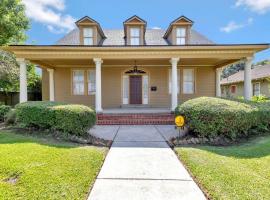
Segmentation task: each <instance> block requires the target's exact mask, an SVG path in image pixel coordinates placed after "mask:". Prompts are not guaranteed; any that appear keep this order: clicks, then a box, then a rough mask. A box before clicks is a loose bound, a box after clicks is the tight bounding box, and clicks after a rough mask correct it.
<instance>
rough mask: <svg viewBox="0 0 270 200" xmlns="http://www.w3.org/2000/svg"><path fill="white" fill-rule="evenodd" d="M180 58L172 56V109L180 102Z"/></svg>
mask: <svg viewBox="0 0 270 200" xmlns="http://www.w3.org/2000/svg"><path fill="white" fill-rule="evenodd" d="M178 61H179V58H171V60H170V62H171V64H172V86H171V87H172V92H171V93H172V94H171V110H172V111H174V110H175V108H176V107H177V104H178V100H177V99H178V97H177V63H178Z"/></svg>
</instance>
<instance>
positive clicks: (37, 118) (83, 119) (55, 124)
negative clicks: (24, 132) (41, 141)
mask: <svg viewBox="0 0 270 200" xmlns="http://www.w3.org/2000/svg"><path fill="white" fill-rule="evenodd" d="M16 114H17V121H18V122H19V123H21V124H23V125H25V126H27V127H37V128H42V129H51V130H59V131H62V132H65V133H69V134H73V135H77V136H83V135H85V134H87V131H88V130H89V129H90V128H91V127H92V126H93V125H94V124H95V122H96V115H95V112H94V111H93V110H92V109H91V108H89V107H87V106H83V105H72V104H65V103H59V102H42V101H36V102H26V103H21V104H18V105H17V106H16Z"/></svg>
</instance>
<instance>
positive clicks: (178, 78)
mask: <svg viewBox="0 0 270 200" xmlns="http://www.w3.org/2000/svg"><path fill="white" fill-rule="evenodd" d="M171 93H172V70H171V69H170V70H169V94H171ZM177 93H178V94H179V93H180V69H177Z"/></svg>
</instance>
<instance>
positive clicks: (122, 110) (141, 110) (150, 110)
mask: <svg viewBox="0 0 270 200" xmlns="http://www.w3.org/2000/svg"><path fill="white" fill-rule="evenodd" d="M144 113H171V110H170V109H169V108H145V107H142V108H140V107H136V108H108V109H104V110H103V114H144Z"/></svg>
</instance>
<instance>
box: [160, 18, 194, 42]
mask: <svg viewBox="0 0 270 200" xmlns="http://www.w3.org/2000/svg"><path fill="white" fill-rule="evenodd" d="M193 23H194V22H193V21H192V20H191V19H189V18H187V17H186V16H184V15H182V16H180V17H178V18H177V19H175V20H173V21H172V22H171V23H170V25H169V27H168V28H167V31H166V32H165V34H164V38H167V37H168V34H169V33H170V32H171V29H172V26H173V25H175V24H185V25H190V26H192V25H193Z"/></svg>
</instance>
